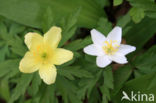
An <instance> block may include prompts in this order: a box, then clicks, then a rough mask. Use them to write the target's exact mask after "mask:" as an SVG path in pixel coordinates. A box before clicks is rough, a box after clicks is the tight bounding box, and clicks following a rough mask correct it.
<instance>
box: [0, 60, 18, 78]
mask: <svg viewBox="0 0 156 103" xmlns="http://www.w3.org/2000/svg"><path fill="white" fill-rule="evenodd" d="M18 62H19V60H17V59H15V60H6V61H3V62H1V63H0V71H1V72H0V77H3V76H4V75H6V74H7V73H9V72H11V71H12V70H14V69H18Z"/></svg>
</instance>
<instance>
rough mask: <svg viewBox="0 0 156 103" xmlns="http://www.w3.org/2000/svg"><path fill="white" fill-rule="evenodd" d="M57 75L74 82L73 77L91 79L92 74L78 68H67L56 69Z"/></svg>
mask: <svg viewBox="0 0 156 103" xmlns="http://www.w3.org/2000/svg"><path fill="white" fill-rule="evenodd" d="M58 73H59V74H60V75H62V76H65V77H67V78H68V79H70V80H74V79H75V78H74V76H75V77H78V78H82V77H84V78H92V77H93V76H92V74H91V73H89V72H88V71H86V70H83V69H82V68H81V67H80V66H67V67H64V68H62V69H58Z"/></svg>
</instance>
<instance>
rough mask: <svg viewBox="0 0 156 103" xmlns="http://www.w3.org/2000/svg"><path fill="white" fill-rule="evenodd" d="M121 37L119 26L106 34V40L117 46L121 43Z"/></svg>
mask: <svg viewBox="0 0 156 103" xmlns="http://www.w3.org/2000/svg"><path fill="white" fill-rule="evenodd" d="M121 36H122V28H121V27H119V26H116V27H114V28H113V30H112V31H111V32H110V33H109V34H108V36H107V39H108V40H112V41H116V42H117V44H118V45H119V44H120V43H121Z"/></svg>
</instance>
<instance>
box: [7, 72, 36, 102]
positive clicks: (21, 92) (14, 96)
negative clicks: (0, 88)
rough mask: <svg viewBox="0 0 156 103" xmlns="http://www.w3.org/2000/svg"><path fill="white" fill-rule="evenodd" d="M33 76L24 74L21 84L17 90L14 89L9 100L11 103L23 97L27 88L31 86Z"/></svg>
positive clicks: (19, 83) (20, 80) (18, 84)
mask: <svg viewBox="0 0 156 103" xmlns="http://www.w3.org/2000/svg"><path fill="white" fill-rule="evenodd" d="M32 77H33V75H32V74H22V75H21V78H20V79H19V82H18V83H17V86H16V88H15V89H14V91H13V93H12V95H11V98H10V99H9V103H13V102H14V101H16V100H17V99H18V98H19V97H20V96H21V95H24V93H25V91H26V89H27V87H28V86H29V84H30V82H31V80H32Z"/></svg>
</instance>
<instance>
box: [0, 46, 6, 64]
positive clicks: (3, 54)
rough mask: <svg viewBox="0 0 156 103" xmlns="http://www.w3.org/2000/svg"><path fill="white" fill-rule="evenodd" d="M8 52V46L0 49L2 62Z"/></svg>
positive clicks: (0, 60)
mask: <svg viewBox="0 0 156 103" xmlns="http://www.w3.org/2000/svg"><path fill="white" fill-rule="evenodd" d="M7 53H8V46H4V47H3V48H1V49H0V57H1V58H0V62H2V61H4V59H5V56H6V54H7Z"/></svg>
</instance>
